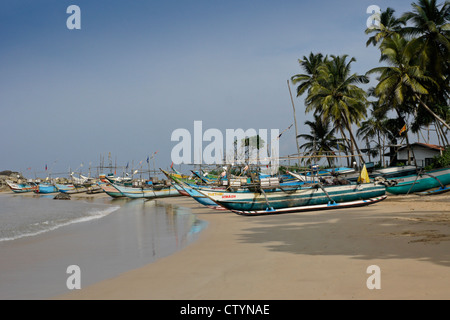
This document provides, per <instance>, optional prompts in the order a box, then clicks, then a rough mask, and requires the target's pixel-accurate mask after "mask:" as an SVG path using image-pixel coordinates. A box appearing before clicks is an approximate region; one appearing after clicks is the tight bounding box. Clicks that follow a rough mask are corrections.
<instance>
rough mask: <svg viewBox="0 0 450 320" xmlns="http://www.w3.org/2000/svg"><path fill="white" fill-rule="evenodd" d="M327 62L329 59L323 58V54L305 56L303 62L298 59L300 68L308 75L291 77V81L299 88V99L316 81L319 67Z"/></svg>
mask: <svg viewBox="0 0 450 320" xmlns="http://www.w3.org/2000/svg"><path fill="white" fill-rule="evenodd" d="M326 60H327V57H325V58H324V57H323V55H322V54H321V53H317V54H314V53H312V52H311V53H310V54H309V57H306V56H303V60H301V59H298V63H299V64H300V67H301V68H302V69H303V70H304V71H305V72H306V74H296V75H294V76H292V77H291V81H292V83H293V84H294V85H298V86H297V97H299V96H301V95H302V94H303V93H305V92H306V91H307V90H309V89H310V88H311V86H312V84H313V83H314V82H315V81H316V77H317V72H318V68H319V66H320V65H321V64H322V63H323V62H324V61H326Z"/></svg>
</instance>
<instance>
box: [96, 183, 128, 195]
mask: <svg viewBox="0 0 450 320" xmlns="http://www.w3.org/2000/svg"><path fill="white" fill-rule="evenodd" d="M97 184H98V185H99V187H100V188H102V190H103V192H105V193H106V194H107V195H108V196H110V197H112V198H122V197H125V196H124V195H123V194H122V192H120V191H119V190H117V188H115V187H114V186H113V185H112V184H111V183H109V182H105V181H99V182H97Z"/></svg>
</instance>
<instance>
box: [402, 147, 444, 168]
mask: <svg viewBox="0 0 450 320" xmlns="http://www.w3.org/2000/svg"><path fill="white" fill-rule="evenodd" d="M412 149H413V151H414V156H415V157H416V161H417V165H418V166H421V167H425V166H427V165H429V164H430V163H429V161H431V159H433V157H435V156H437V155H439V154H440V152H439V150H433V149H429V148H424V147H421V146H412ZM410 157H411V159H412V157H413V155H412V154H411V155H410ZM398 161H399V162H404V163H405V164H406V163H407V162H408V149H407V148H405V149H402V150H400V151H399V152H398ZM412 163H413V162H412Z"/></svg>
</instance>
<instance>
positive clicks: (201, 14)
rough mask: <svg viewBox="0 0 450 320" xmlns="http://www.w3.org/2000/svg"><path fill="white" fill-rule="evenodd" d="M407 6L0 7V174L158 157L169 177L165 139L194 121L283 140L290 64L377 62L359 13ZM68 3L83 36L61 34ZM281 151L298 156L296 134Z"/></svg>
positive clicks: (116, 0)
mask: <svg viewBox="0 0 450 320" xmlns="http://www.w3.org/2000/svg"><path fill="white" fill-rule="evenodd" d="M411 2H412V1H392V0H391V1H384V0H383V1H381V0H370V1H365V0H340V1H328V0H322V1H301V0H296V1H293V0H283V1H279V0H277V1H275V0H273V1H272V0H257V1H256V0H253V1H249V0H239V1H235V0H228V1H218V0H208V1H205V0H191V1H181V0H176V1H175V0H169V1H167V0H165V1H162V0H135V1H125V0H109V1H105V0H96V1H92V0H89V1H88V0H71V1H66V0H53V1H50V0H39V1H36V0H2V1H1V3H0V43H1V45H0V70H1V72H0V117H1V127H2V129H3V135H2V138H1V144H0V152H1V157H0V171H1V170H13V171H19V172H22V173H23V174H24V175H25V176H28V177H34V175H35V174H36V175H38V176H41V177H42V176H43V175H45V174H46V173H48V172H52V173H53V174H54V175H56V174H58V173H63V172H69V170H72V171H73V170H75V169H80V165H81V164H83V167H82V170H84V172H86V170H87V168H88V167H89V165H91V166H92V167H95V166H98V165H99V163H100V159H101V158H103V159H104V162H105V163H108V162H109V161H108V159H109V155H111V158H110V159H111V161H112V162H113V163H114V164H115V163H117V165H119V166H125V165H126V164H127V163H128V164H129V165H130V166H131V164H134V165H135V166H137V165H138V163H139V162H141V161H143V162H144V164H145V162H146V159H147V158H148V157H151V156H152V155H154V154H155V153H156V154H155V155H154V159H152V160H151V161H150V163H149V165H150V166H151V167H152V169H153V165H155V166H156V167H157V168H159V167H162V168H167V167H169V166H170V164H171V161H172V160H171V150H172V149H173V148H174V146H175V145H176V144H177V142H174V141H171V135H172V132H174V130H176V129H179V128H184V129H187V130H188V131H190V132H193V128H194V121H202V126H203V130H207V129H209V128H217V129H219V130H221V131H222V132H224V133H225V130H226V129H238V128H242V129H244V130H246V129H249V128H254V129H256V130H259V129H268V130H270V129H278V130H279V132H283V131H284V130H285V129H286V128H288V127H289V126H290V125H291V124H293V108H292V104H291V98H290V93H289V87H288V83H287V80H288V79H290V78H291V76H293V75H295V74H297V73H302V72H303V71H302V70H301V69H300V67H299V64H298V59H300V58H302V57H303V56H308V55H309V53H310V52H314V53H318V52H321V53H323V54H334V55H342V54H348V55H349V56H350V57H355V59H356V62H354V63H353V64H352V71H353V72H356V73H360V74H364V73H365V72H366V71H368V70H370V69H371V68H373V67H376V66H378V65H379V62H378V60H379V51H378V50H377V49H376V48H374V47H366V45H365V43H366V41H367V38H368V36H367V35H366V34H365V33H364V30H365V29H366V21H367V19H368V17H369V16H370V15H369V14H367V13H366V10H367V7H368V6H370V5H377V6H379V7H380V8H381V10H385V9H386V8H387V7H392V8H394V9H395V10H396V12H397V15H400V14H401V13H403V12H406V11H409V10H410V9H411V6H410V4H411ZM70 5H77V6H78V7H79V8H80V10H81V14H80V17H81V23H80V26H81V29H68V27H67V24H66V22H67V20H68V19H69V18H70V17H71V13H67V12H66V11H67V8H68V7H69V6H70ZM373 80H374V77H372V78H371V84H372V85H373V83H374V82H373ZM369 85H370V84H369ZM290 89H291V90H292V94H293V95H294V105H295V108H296V115H297V125H298V131H299V132H298V133H299V134H301V133H309V127H307V126H305V125H304V122H305V121H306V120H310V119H311V117H312V115H311V114H305V111H304V104H303V100H304V97H295V87H294V86H293V85H292V84H290ZM301 143H302V142H301V141H300V144H301ZM206 144H207V143H205V144H204V146H205V145H206ZM279 148H280V155H288V154H293V153H295V149H296V146H295V129H294V127H291V129H289V130H287V131H285V132H284V133H283V135H282V137H281V138H280V140H279ZM46 165H47V168H48V171H45V166H46ZM178 168H179V169H180V167H178ZM181 168H182V169H186V170H187V168H188V167H187V166H184V167H183V166H182V167H181Z"/></svg>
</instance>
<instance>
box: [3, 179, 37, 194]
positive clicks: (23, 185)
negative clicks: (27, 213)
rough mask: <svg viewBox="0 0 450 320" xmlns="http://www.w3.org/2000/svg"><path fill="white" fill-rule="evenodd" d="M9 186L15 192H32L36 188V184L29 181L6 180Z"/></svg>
mask: <svg viewBox="0 0 450 320" xmlns="http://www.w3.org/2000/svg"><path fill="white" fill-rule="evenodd" d="M6 184H7V185H8V187H9V188H10V189H11V190H12V191H13V192H15V193H24V192H32V191H35V190H36V184H35V183H34V182H33V183H28V182H20V181H18V182H17V183H16V182H13V181H11V180H6Z"/></svg>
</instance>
